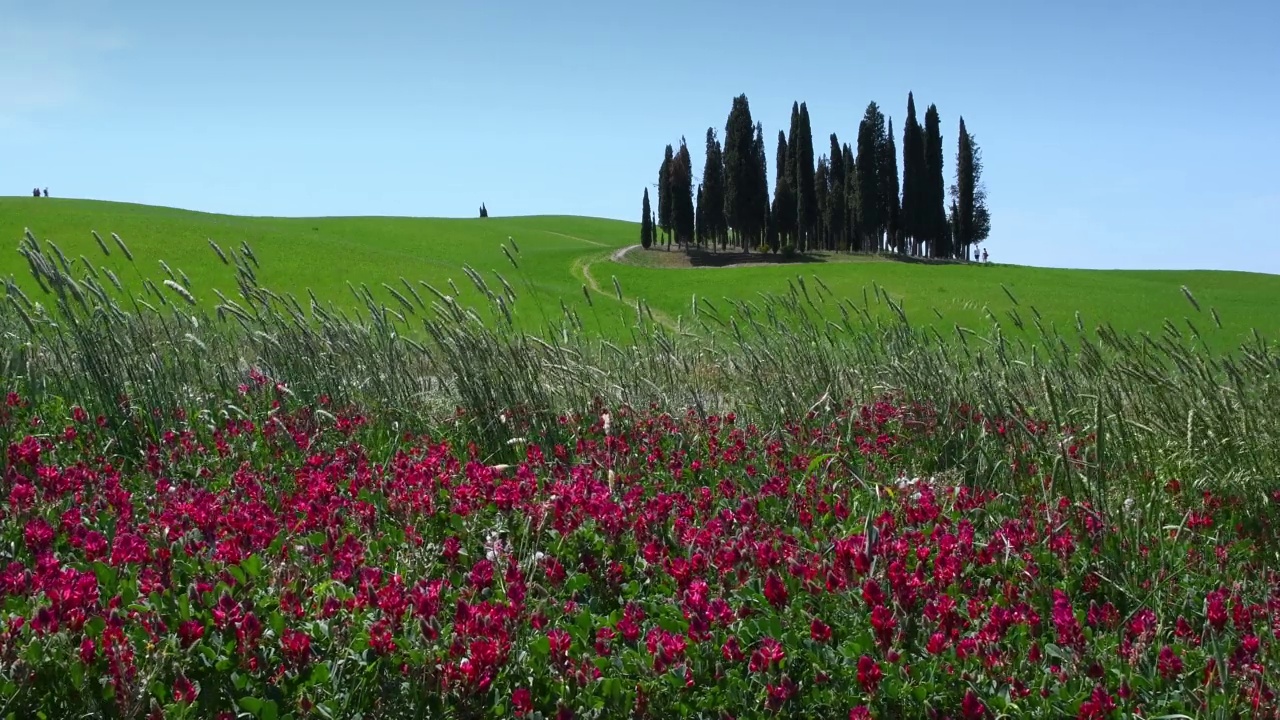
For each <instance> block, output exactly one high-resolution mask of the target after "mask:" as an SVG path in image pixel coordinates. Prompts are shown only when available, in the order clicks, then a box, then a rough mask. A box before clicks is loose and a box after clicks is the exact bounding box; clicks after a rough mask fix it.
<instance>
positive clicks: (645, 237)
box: [640, 188, 653, 250]
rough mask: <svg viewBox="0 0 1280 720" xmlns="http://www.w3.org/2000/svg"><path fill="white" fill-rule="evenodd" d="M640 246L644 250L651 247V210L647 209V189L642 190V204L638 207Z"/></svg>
mask: <svg viewBox="0 0 1280 720" xmlns="http://www.w3.org/2000/svg"><path fill="white" fill-rule="evenodd" d="M640 245H642V246H643V247H644V249H645V250H648V249H649V248H651V247H653V210H652V209H650V207H649V188H645V189H644V203H643V204H642V205H641V206H640Z"/></svg>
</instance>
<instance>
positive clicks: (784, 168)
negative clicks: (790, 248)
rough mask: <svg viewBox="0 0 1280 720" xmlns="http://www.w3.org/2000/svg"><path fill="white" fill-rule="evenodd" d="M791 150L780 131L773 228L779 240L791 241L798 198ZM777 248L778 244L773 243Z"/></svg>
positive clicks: (775, 169) (775, 164)
mask: <svg viewBox="0 0 1280 720" xmlns="http://www.w3.org/2000/svg"><path fill="white" fill-rule="evenodd" d="M790 157H791V150H790V148H789V146H788V145H787V135H786V133H784V132H782V131H781V130H779V131H778V150H777V154H776V156H775V160H774V171H775V172H776V176H775V178H774V182H773V212H772V215H771V217H772V219H773V228H774V232H775V233H776V234H777V235H778V237H779V238H783V239H784V241H785V240H789V239H790V238H792V237H794V235H795V219H796V209H795V207H796V197H795V189H794V187H793V185H792V176H793V175H795V169H794V167H793V166H792V165H791V163H790V161H789V158H790ZM771 244H772V245H773V246H774V247H777V243H771Z"/></svg>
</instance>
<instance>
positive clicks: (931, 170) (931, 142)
mask: <svg viewBox="0 0 1280 720" xmlns="http://www.w3.org/2000/svg"><path fill="white" fill-rule="evenodd" d="M924 161H925V171H924V190H923V191H922V192H921V195H922V197H923V198H924V207H923V208H922V209H921V211H920V217H921V218H923V222H924V225H925V228H926V232H925V233H924V237H925V239H927V240H928V242H929V255H930V257H947V256H948V255H950V252H951V250H950V248H948V247H946V240H947V238H946V235H947V233H946V230H947V208H946V191H945V188H946V182H945V181H944V180H943V176H942V124H941V120H940V119H939V117H938V106H936V105H930V106H929V109H928V110H926V111H925V114H924Z"/></svg>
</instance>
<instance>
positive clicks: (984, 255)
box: [982, 248, 991, 262]
mask: <svg viewBox="0 0 1280 720" xmlns="http://www.w3.org/2000/svg"><path fill="white" fill-rule="evenodd" d="M982 262H991V261H990V260H988V259H987V249H986V248H983V249H982Z"/></svg>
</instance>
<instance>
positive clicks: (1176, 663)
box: [1156, 645, 1182, 680]
mask: <svg viewBox="0 0 1280 720" xmlns="http://www.w3.org/2000/svg"><path fill="white" fill-rule="evenodd" d="M1156 668H1157V669H1158V670H1159V671H1160V677H1162V678H1164V679H1165V680H1172V679H1174V678H1175V677H1177V676H1178V675H1180V674H1181V673H1182V658H1180V657H1178V655H1177V653H1175V652H1174V651H1173V648H1171V647H1169V646H1168V645H1165V646H1164V647H1162V648H1160V657H1159V658H1158V659H1157V660H1156Z"/></svg>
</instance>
